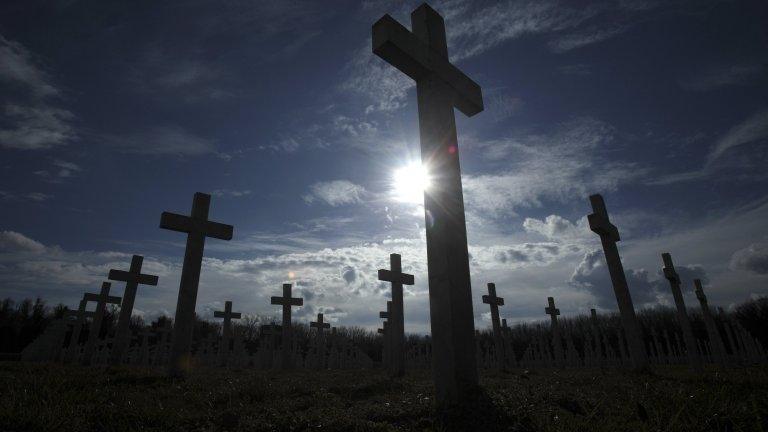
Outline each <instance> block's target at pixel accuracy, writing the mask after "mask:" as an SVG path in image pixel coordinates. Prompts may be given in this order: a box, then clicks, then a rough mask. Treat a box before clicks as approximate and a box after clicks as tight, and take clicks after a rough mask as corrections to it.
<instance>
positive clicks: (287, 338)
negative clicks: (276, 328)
mask: <svg viewBox="0 0 768 432" xmlns="http://www.w3.org/2000/svg"><path fill="white" fill-rule="evenodd" d="M292 288H293V285H291V284H288V283H287V284H283V296H282V297H272V304H273V305H281V306H282V307H283V350H282V353H281V367H282V368H283V369H290V368H292V367H293V358H292V356H291V350H290V347H291V340H292V335H291V332H292V328H291V306H303V305H304V299H303V298H298V297H291V289H292Z"/></svg>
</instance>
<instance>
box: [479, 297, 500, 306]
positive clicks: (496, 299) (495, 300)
mask: <svg viewBox="0 0 768 432" xmlns="http://www.w3.org/2000/svg"><path fill="white" fill-rule="evenodd" d="M483 303H485V304H495V305H497V306H504V298H502V297H491V296H489V295H484V296H483Z"/></svg>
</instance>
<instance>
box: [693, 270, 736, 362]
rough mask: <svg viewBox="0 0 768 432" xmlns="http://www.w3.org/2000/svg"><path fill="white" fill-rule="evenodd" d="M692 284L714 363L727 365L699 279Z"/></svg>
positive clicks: (718, 333)
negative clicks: (694, 287)
mask: <svg viewBox="0 0 768 432" xmlns="http://www.w3.org/2000/svg"><path fill="white" fill-rule="evenodd" d="M693 284H694V285H695V286H696V289H695V292H696V298H697V299H698V300H699V304H700V305H701V315H702V317H703V318H704V325H705V326H706V327H707V335H708V336H709V345H710V346H711V348H712V354H713V355H714V356H713V357H714V358H715V361H716V362H718V363H719V364H721V365H725V364H727V363H728V354H727V353H726V352H725V346H724V344H723V339H722V338H721V337H720V331H718V330H717V324H715V319H714V318H713V317H712V311H711V310H710V309H709V302H708V301H707V296H706V294H704V288H703V287H702V286H701V279H694V280H693Z"/></svg>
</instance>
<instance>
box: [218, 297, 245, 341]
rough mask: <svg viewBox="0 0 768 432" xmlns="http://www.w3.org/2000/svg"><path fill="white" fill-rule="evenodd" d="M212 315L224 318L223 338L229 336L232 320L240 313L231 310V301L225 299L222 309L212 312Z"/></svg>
mask: <svg viewBox="0 0 768 432" xmlns="http://www.w3.org/2000/svg"><path fill="white" fill-rule="evenodd" d="M213 316H214V317H215V318H224V328H223V331H222V334H223V336H224V338H229V337H230V335H231V333H232V320H233V319H240V317H241V314H240V312H232V302H231V301H226V302H224V310H223V311H215V312H213Z"/></svg>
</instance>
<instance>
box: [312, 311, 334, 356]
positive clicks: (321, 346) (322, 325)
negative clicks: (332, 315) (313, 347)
mask: <svg viewBox="0 0 768 432" xmlns="http://www.w3.org/2000/svg"><path fill="white" fill-rule="evenodd" d="M309 327H314V328H316V329H317V365H316V367H317V368H318V369H322V368H323V364H324V363H325V339H324V338H323V330H324V329H327V328H331V324H329V323H327V322H323V314H321V313H318V314H317V321H312V322H310V323H309Z"/></svg>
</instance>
